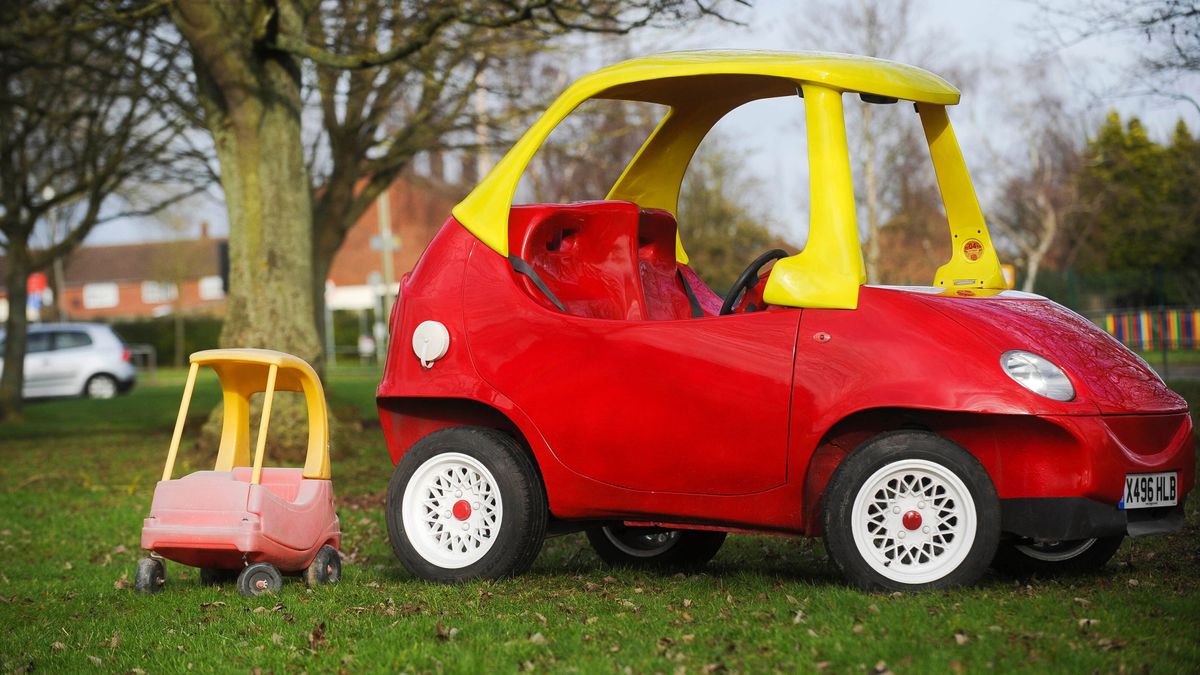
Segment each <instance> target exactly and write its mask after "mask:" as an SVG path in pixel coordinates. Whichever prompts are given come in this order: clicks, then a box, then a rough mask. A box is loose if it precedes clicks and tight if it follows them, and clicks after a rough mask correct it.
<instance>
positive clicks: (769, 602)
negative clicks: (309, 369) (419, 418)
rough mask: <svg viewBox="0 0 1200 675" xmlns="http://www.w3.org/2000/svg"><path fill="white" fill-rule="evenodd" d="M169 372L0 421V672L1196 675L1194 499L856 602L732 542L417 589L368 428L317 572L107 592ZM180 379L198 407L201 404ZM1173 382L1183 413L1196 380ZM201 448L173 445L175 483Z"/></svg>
mask: <svg viewBox="0 0 1200 675" xmlns="http://www.w3.org/2000/svg"><path fill="white" fill-rule="evenodd" d="M181 381H182V377H181V376H180V374H179V373H178V372H172V371H165V372H163V373H161V374H160V377H159V380H158V384H157V385H155V386H142V387H140V388H138V389H137V390H136V391H135V392H134V393H133V394H132V395H130V396H127V397H123V398H119V399H117V400H114V401H99V402H92V401H54V402H49V403H38V404H34V405H31V406H29V408H28V409H27V419H26V420H25V421H24V422H22V423H20V424H16V425H9V426H4V427H0V447H2V448H3V452H2V455H0V456H2V457H3V459H4V460H5V462H4V464H3V465H0V516H2V522H0V550H2V551H3V553H4V559H5V560H6V561H7V562H6V563H5V564H4V565H3V566H0V625H2V626H3V627H4V630H3V632H2V633H0V671H4V672H9V671H19V670H41V671H71V672H77V671H92V670H99V671H134V672H137V671H138V669H140V670H142V671H146V672H157V671H181V670H185V669H192V670H197V671H253V670H256V669H262V670H264V671H276V672H299V671H311V672H328V671H338V670H345V671H348V672H357V671H379V672H398V671H409V672H443V671H445V672H477V671H484V670H488V671H491V670H501V671H511V670H523V669H524V670H577V671H582V672H612V671H619V670H627V671H628V670H631V671H633V672H665V673H667V672H684V671H686V672H717V671H723V670H729V671H755V672H757V671H772V670H778V671H784V672H788V671H797V670H799V671H819V670H825V669H828V670H829V671H836V672H843V671H862V670H873V669H880V670H883V669H891V670H892V671H894V672H898V673H905V672H911V673H916V672H945V671H948V670H951V671H962V670H970V671H983V670H993V669H994V670H1004V671H1013V670H1016V671H1028V672H1045V671H1069V672H1083V671H1089V672H1090V671H1118V670H1124V669H1138V670H1142V669H1146V670H1155V671H1167V672H1197V671H1200V639H1198V636H1200V543H1198V541H1197V539H1196V535H1197V531H1198V529H1200V528H1198V526H1200V516H1198V514H1197V508H1196V505H1197V502H1198V501H1200V500H1195V499H1193V500H1192V503H1191V508H1190V510H1189V519H1188V526H1187V529H1186V530H1185V531H1184V532H1182V533H1179V534H1177V535H1174V536H1169V537H1157V538H1150V539H1141V540H1136V541H1129V542H1127V543H1126V544H1125V546H1124V548H1123V549H1122V550H1121V551H1120V553H1118V555H1117V559H1116V560H1115V561H1114V562H1113V563H1111V564H1110V565H1109V567H1108V568H1107V569H1106V570H1104V572H1103V573H1100V574H1096V575H1092V576H1087V577H1076V578H1071V579H1062V580H1036V579H1035V580H1031V581H1028V582H1017V581H1014V580H1011V579H1007V578H1004V577H1000V576H989V577H987V578H985V579H984V581H983V582H982V583H980V584H979V585H978V586H976V587H973V588H968V589H960V590H956V591H951V592H940V593H926V594H920V595H906V596H895V595H889V594H875V595H872V594H865V593H860V592H857V591H853V590H850V589H848V588H846V587H844V586H843V585H842V584H841V582H840V579H839V577H838V576H837V574H836V572H835V570H834V569H833V567H832V565H831V564H830V563H829V562H828V561H827V560H826V558H825V554H824V550H823V548H822V546H821V545H820V543H819V542H812V541H806V540H795V539H785V538H779V537H752V536H732V537H730V539H729V541H728V542H727V543H726V545H725V547H724V549H722V551H721V553H720V554H719V555H718V556H717V558H716V560H715V561H714V562H713V563H712V564H711V565H710V566H709V567H708V568H707V570H706V571H705V572H704V573H703V574H694V575H687V576H684V575H677V576H658V575H653V574H645V573H634V572H628V571H614V570H608V569H605V568H603V567H601V565H600V563H599V561H598V559H597V558H596V557H595V555H593V554H592V552H591V550H590V549H589V548H588V546H587V543H586V540H585V539H584V538H583V537H582V535H572V536H567V537H560V538H556V539H551V540H549V541H548V542H547V544H546V546H545V549H544V550H543V552H542V554H541V557H540V558H539V559H538V562H537V564H536V565H535V567H534V570H533V571H532V573H531V574H529V575H527V576H524V577H522V578H519V579H513V580H508V581H503V582H498V583H471V584H464V585H460V586H435V585H430V584H425V583H421V582H417V581H415V580H413V579H412V578H411V577H409V576H408V574H407V573H406V572H405V571H404V570H403V568H402V567H401V566H400V565H399V563H398V562H397V561H396V560H395V558H394V557H393V556H392V553H391V550H390V547H389V545H388V542H387V534H386V528H385V525H384V518H383V512H382V497H383V493H384V489H385V486H386V483H387V480H388V477H389V473H390V470H391V465H390V462H389V461H388V458H387V454H386V452H385V451H384V447H383V439H382V436H381V434H380V433H379V431H378V429H377V428H373V426H372V425H371V424H369V423H368V424H367V425H366V428H365V429H364V430H362V431H356V430H354V429H353V428H352V425H343V426H342V434H341V436H340V437H339V438H338V440H337V443H336V446H335V452H334V465H333V468H334V475H335V478H336V487H337V492H338V496H339V512H340V514H341V517H342V527H343V530H344V532H345V540H344V544H345V545H344V549H345V550H344V552H345V554H346V556H347V559H346V564H345V567H344V573H343V579H342V582H341V583H340V584H338V585H337V586H335V587H325V588H321V589H319V590H315V591H311V590H307V589H305V588H304V586H303V585H302V584H301V583H300V582H298V581H291V582H289V583H288V584H286V585H285V588H284V590H283V592H282V594H280V595H279V596H276V597H263V598H258V599H246V598H243V597H241V596H240V595H239V594H238V593H237V591H236V590H235V589H234V588H233V587H232V586H222V587H201V586H200V585H199V582H198V573H197V571H196V570H193V569H190V568H185V567H182V566H179V565H174V564H168V570H167V574H168V584H167V589H166V591H165V592H163V593H161V594H159V595H157V596H141V595H138V594H135V593H134V592H133V591H132V590H131V589H130V588H129V582H130V580H131V578H132V575H133V571H134V565H135V563H136V561H137V559H138V558H139V557H140V555H141V553H140V551H139V550H138V541H139V536H140V528H141V519H142V518H143V517H144V515H145V513H146V511H147V510H148V508H149V503H150V496H151V492H152V490H153V487H154V482H155V480H156V479H157V477H158V474H159V473H160V472H161V470H162V468H161V467H162V461H163V459H164V457H165V454H166V447H167V444H168V441H169V437H170V430H171V425H172V423H173V420H174V416H175V413H176V406H177V405H178V397H179V395H180V392H181V389H182V387H181ZM331 383H332V388H333V390H334V400H333V407H334V409H335V410H338V411H339V414H341V415H348V414H351V413H353V412H354V411H355V410H359V411H362V412H365V413H367V414H372V413H373V401H372V397H373V393H374V386H375V383H376V376H375V375H374V374H373V373H371V372H368V371H344V372H340V373H335V375H334V376H333V377H332V379H331ZM202 385H203V386H201V387H200V388H199V390H198V393H197V401H196V403H195V404H194V405H193V410H198V411H201V413H200V414H201V416H202V414H203V412H202V411H203V410H204V409H205V408H206V405H201V402H203V403H205V404H211V403H214V402H215V401H216V400H217V391H216V388H215V384H214V382H213V381H211V380H206V381H204V382H202ZM1180 385H1181V386H1179V387H1177V390H1180V391H1181V393H1184V394H1185V395H1186V396H1188V398H1189V400H1191V401H1192V402H1193V407H1195V405H1196V403H1197V402H1200V382H1191V383H1186V384H1185V383H1180ZM210 462H211V457H206V456H201V455H200V454H199V453H197V452H195V451H188V450H187V449H185V450H184V451H181V454H180V466H178V467H177V469H176V472H177V475H179V474H180V473H181V472H182V471H190V470H194V469H197V468H206V467H205V466H204V465H205V464H206V463H210ZM210 466H211V464H210Z"/></svg>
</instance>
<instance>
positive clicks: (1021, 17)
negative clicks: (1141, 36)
mask: <svg viewBox="0 0 1200 675" xmlns="http://www.w3.org/2000/svg"><path fill="white" fill-rule="evenodd" d="M850 1H852V0H850ZM916 8H917V11H916V15H917V16H918V17H920V18H921V21H920V24H921V26H922V27H923V29H924V30H925V31H927V32H929V33H931V34H932V35H933V36H934V38H933V39H932V40H931V42H936V45H930V49H929V50H927V51H928V52H929V53H930V55H929V56H927V57H924V58H927V59H928V60H929V61H931V62H930V63H925V62H916V63H913V65H918V66H922V67H926V68H928V69H930V70H933V71H935V72H937V71H938V70H939V67H958V66H960V65H963V64H965V65H966V68H967V69H968V70H969V71H970V73H971V75H970V76H969V78H968V79H967V81H956V82H954V84H955V85H957V86H958V87H959V88H960V89H961V90H962V91H963V99H962V103H961V104H960V105H959V106H958V107H957V108H954V109H952V111H951V120H952V121H953V123H954V125H955V129H956V131H957V132H958V135H959V139H960V142H961V144H962V146H963V152H964V154H965V155H966V158H967V164H968V167H969V168H970V170H971V172H972V175H973V176H974V177H975V179H976V183H977V184H979V185H980V189H981V190H986V189H987V185H988V184H989V178H991V177H994V175H995V171H996V167H995V166H993V165H994V164H997V162H995V161H993V158H994V157H996V155H997V153H1004V152H1005V151H1006V150H1005V148H1006V144H1008V143H1009V142H1010V139H1011V138H1012V135H1013V134H1015V133H1016V131H1017V127H1016V124H1017V123H1016V122H1015V120H1014V119H1013V106H1012V100H1009V99H1014V96H1013V95H1012V93H1013V92H1014V91H1016V90H1017V89H1019V88H1020V87H1021V84H1022V80H1023V74H1024V73H1023V70H1022V69H1023V68H1025V67H1027V66H1026V65H1025V64H1028V63H1030V62H1031V61H1033V60H1036V61H1038V62H1042V63H1049V64H1051V67H1052V70H1053V71H1054V77H1055V81H1056V82H1057V83H1058V86H1059V87H1060V88H1061V89H1062V91H1064V92H1065V93H1067V94H1068V95H1069V96H1070V97H1071V99H1072V100H1073V102H1074V103H1075V104H1076V105H1077V107H1078V108H1079V109H1080V110H1081V111H1083V114H1084V116H1085V117H1087V118H1088V120H1087V123H1086V124H1087V126H1088V127H1089V128H1094V125H1095V124H1096V123H1098V121H1099V120H1100V119H1102V117H1103V115H1104V113H1105V112H1106V111H1107V110H1110V109H1113V108H1115V109H1117V110H1119V111H1120V112H1121V113H1122V114H1123V115H1124V116H1129V115H1138V116H1139V117H1141V118H1142V120H1143V121H1144V122H1145V123H1146V124H1147V126H1148V128H1149V129H1150V132H1151V134H1152V136H1154V137H1155V138H1158V139H1165V138H1167V137H1168V135H1169V134H1170V132H1171V129H1172V128H1173V127H1174V124H1175V121H1176V120H1177V119H1178V118H1179V117H1181V116H1182V117H1183V118H1184V119H1185V120H1187V121H1188V123H1189V126H1191V128H1192V129H1193V131H1196V130H1198V129H1200V115H1198V113H1197V111H1196V108H1195V107H1192V106H1190V105H1186V104H1181V103H1178V102H1175V101H1171V100H1169V99H1165V98H1161V97H1147V96H1129V95H1128V93H1129V92H1130V91H1131V90H1133V89H1136V88H1137V83H1136V82H1134V81H1132V80H1131V78H1130V75H1129V73H1130V71H1131V70H1133V66H1134V65H1135V64H1136V62H1137V58H1138V55H1139V51H1140V50H1141V49H1142V48H1143V46H1144V45H1143V44H1142V43H1141V42H1140V40H1138V39H1137V38H1136V37H1130V36H1099V37H1096V38H1093V39H1090V40H1088V41H1085V42H1083V43H1082V44H1078V45H1075V46H1073V47H1070V48H1067V49H1059V50H1054V49H1051V46H1052V45H1051V44H1049V43H1048V42H1047V41H1045V40H1044V39H1042V38H1044V37H1045V35H1044V33H1043V32H1042V31H1040V30H1039V29H1038V28H1037V27H1038V26H1042V25H1044V24H1045V22H1044V21H1042V20H1041V19H1042V17H1041V16H1040V15H1039V11H1038V9H1037V8H1036V7H1035V6H1034V5H1032V4H1030V3H1028V2H1020V1H1017V0H998V1H992V2H984V1H975V0H917V3H916ZM810 11H811V8H810V4H809V3H807V2H804V1H803V0H756V1H755V3H754V8H753V10H751V11H747V12H742V13H741V18H742V19H743V20H744V21H745V22H746V24H747V25H745V26H735V25H730V24H720V23H716V22H710V23H708V24H706V25H704V26H702V27H701V28H699V29H693V30H689V31H687V32H683V31H678V30H655V31H652V32H650V33H643V34H642V35H640V36H639V37H637V38H635V40H634V46H633V52H634V53H651V52H655V51H664V50H673V49H710V48H737V49H780V50H800V49H804V50H808V49H817V50H822V49H830V48H831V47H833V45H827V44H820V42H819V41H818V40H811V39H809V40H799V39H797V37H796V34H797V31H796V28H795V26H796V25H797V24H798V23H799V22H802V21H804V20H805V16H806V12H810ZM589 52H592V53H591V54H589V55H587V57H585V58H581V59H579V63H580V64H581V71H583V70H586V69H588V68H591V67H599V66H600V65H604V60H605V59H608V60H612V58H613V57H611V56H607V55H608V54H611V51H609V50H606V49H605V48H604V47H602V46H601V47H597V48H593V49H590V50H589ZM922 60H924V59H922ZM587 61H595V63H594V64H592V65H586V62H587ZM946 63H949V64H952V65H949V66H945V65H943V64H946ZM580 74H582V72H581V73H580ZM1177 90H1179V91H1185V92H1188V93H1192V94H1195V93H1196V92H1200V81H1198V80H1197V79H1196V78H1192V80H1191V81H1190V82H1181V83H1177ZM802 118H803V108H802V107H801V104H800V102H799V101H797V100H794V99H784V100H776V101H771V102H764V103H759V104H752V105H751V106H747V107H746V108H745V109H743V110H742V111H739V112H735V113H734V114H733V115H732V116H731V118H729V119H727V120H724V121H723V122H722V123H721V124H720V125H719V129H720V130H721V131H722V136H723V137H724V138H725V139H727V140H729V141H730V143H729V144H730V145H732V146H733V148H732V149H733V150H735V151H736V152H738V153H739V154H740V155H741V156H743V157H745V158H746V159H745V161H746V170H747V172H748V174H749V175H751V176H754V177H755V178H756V179H757V180H758V182H759V183H760V185H761V186H762V190H761V193H762V194H761V199H762V201H763V202H764V204H765V205H766V206H767V207H768V208H769V210H770V212H771V213H772V214H778V216H777V217H776V219H775V222H774V223H773V224H774V225H775V227H776V228H777V229H779V230H780V231H781V232H782V233H784V234H786V235H788V236H789V237H791V238H792V239H793V240H802V238H803V236H804V232H805V230H806V229H807V217H806V215H804V211H805V210H806V206H805V205H806V197H805V193H806V192H807V184H806V182H807V178H806V175H807V169H806V166H805V162H804V158H805V154H804V138H803V128H802V124H801V120H802ZM914 123H915V122H914ZM850 141H851V143H853V142H854V139H853V137H852V138H851V139H850ZM989 172H992V173H989ZM985 201H986V200H985ZM170 219H172V220H175V221H180V220H183V221H197V222H196V223H195V224H193V225H192V226H191V227H185V228H183V230H182V231H183V232H184V233H185V235H188V236H194V233H195V232H197V231H198V221H199V220H201V219H204V220H208V221H210V222H211V226H210V231H211V232H212V233H213V234H217V235H221V234H224V233H225V231H226V224H225V222H224V212H223V208H222V207H221V206H220V205H219V204H216V203H214V201H213V200H211V199H210V200H208V202H207V203H204V202H193V203H192V204H190V205H189V206H187V207H184V208H182V209H176V212H175V213H173V214H172V215H171V217H170ZM178 231H179V229H178V226H177V225H176V226H175V227H174V228H172V227H159V226H155V225H154V224H150V223H146V222H142V223H131V222H118V223H112V224H107V225H104V226H101V227H99V228H97V229H96V230H95V231H94V232H93V234H92V235H91V236H90V237H89V239H88V242H89V243H92V244H103V243H116V242H127V241H136V240H142V239H147V238H164V237H170V236H175V233H176V232H178Z"/></svg>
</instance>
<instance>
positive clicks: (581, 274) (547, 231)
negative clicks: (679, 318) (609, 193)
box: [509, 201, 646, 320]
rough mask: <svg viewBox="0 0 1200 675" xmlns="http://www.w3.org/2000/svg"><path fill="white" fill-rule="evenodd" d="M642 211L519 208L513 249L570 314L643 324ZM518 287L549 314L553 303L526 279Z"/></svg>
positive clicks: (513, 219)
mask: <svg viewBox="0 0 1200 675" xmlns="http://www.w3.org/2000/svg"><path fill="white" fill-rule="evenodd" d="M637 230H638V208H637V205H635V204H632V203H630V202H617V201H604V202H581V203H578V204H535V205H529V206H514V207H513V208H512V210H511V211H510V214H509V249H510V250H512V251H514V252H515V253H516V254H517V255H519V256H520V257H521V258H522V259H523V260H525V262H527V263H529V265H530V266H531V267H533V269H534V270H535V271H536V272H537V274H538V276H539V277H541V279H542V281H543V282H545V284H546V286H547V287H549V289H550V290H551V291H552V292H553V293H554V295H555V297H557V298H558V299H559V301H560V302H562V303H563V306H564V307H566V309H567V312H568V313H570V314H574V315H577V316H586V317H591V318H595V319H627V320H640V319H644V318H646V317H645V300H644V299H643V296H642V287H641V282H640V280H639V278H638V273H637V269H638V263H637V260H638V258H637V255H638V253H637V241H638V236H637ZM518 279H520V282H519V283H522V284H524V286H525V290H526V291H527V292H528V293H529V295H530V296H531V297H533V298H534V299H536V300H537V301H539V302H541V303H542V304H543V305H544V306H546V307H548V308H553V307H554V305H553V303H552V302H551V301H550V300H549V299H548V298H546V297H545V295H544V294H542V293H541V291H539V290H538V289H537V288H536V287H535V286H534V285H533V283H532V282H531V281H530V280H529V279H528V278H526V277H524V276H519V277H518Z"/></svg>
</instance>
